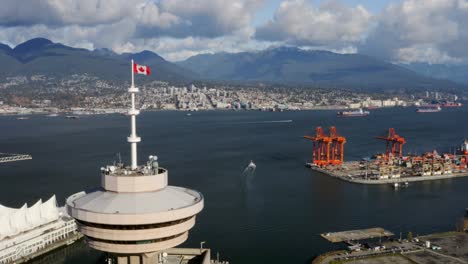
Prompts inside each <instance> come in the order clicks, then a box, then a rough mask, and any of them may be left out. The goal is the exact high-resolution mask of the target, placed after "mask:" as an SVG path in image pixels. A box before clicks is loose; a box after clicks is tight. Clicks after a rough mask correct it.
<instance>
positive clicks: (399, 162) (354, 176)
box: [304, 127, 468, 187]
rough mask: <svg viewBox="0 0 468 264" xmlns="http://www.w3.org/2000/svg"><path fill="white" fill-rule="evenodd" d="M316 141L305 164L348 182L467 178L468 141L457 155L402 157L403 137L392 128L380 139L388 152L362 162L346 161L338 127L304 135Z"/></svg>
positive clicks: (412, 155) (428, 153)
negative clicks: (328, 130) (326, 132)
mask: <svg viewBox="0 0 468 264" xmlns="http://www.w3.org/2000/svg"><path fill="white" fill-rule="evenodd" d="M304 138H306V139H309V140H311V141H312V142H313V150H312V160H311V162H310V163H307V164H306V165H307V166H308V167H310V168H312V169H313V170H315V171H318V172H321V173H324V174H326V175H329V176H332V177H336V178H339V179H342V180H345V181H348V182H354V183H361V184H386V183H393V184H394V185H395V187H399V186H400V185H406V184H407V183H408V182H414V181H427V180H440V179H447V178H456V177H465V176H468V166H467V163H468V162H467V161H468V140H465V141H464V142H463V144H462V145H461V146H460V148H459V149H458V150H457V151H456V152H454V153H441V154H440V153H438V152H437V151H435V150H434V151H432V152H427V153H424V154H422V155H415V154H408V155H403V145H404V144H405V143H406V140H405V138H404V137H402V136H400V135H398V134H396V132H395V129H393V128H390V129H389V131H388V135H386V136H377V137H376V139H378V140H381V141H384V142H385V151H384V152H383V153H380V154H376V155H374V156H373V157H369V158H363V159H362V160H360V161H346V162H345V161H344V153H345V150H344V145H345V143H346V138H345V137H343V136H340V135H338V133H337V130H336V128H335V127H331V128H330V134H329V135H326V134H325V133H324V131H323V129H322V128H321V127H318V128H317V129H316V135H314V136H304Z"/></svg>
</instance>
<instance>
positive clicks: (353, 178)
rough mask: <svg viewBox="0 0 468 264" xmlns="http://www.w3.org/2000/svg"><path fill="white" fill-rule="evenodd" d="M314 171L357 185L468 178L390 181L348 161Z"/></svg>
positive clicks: (444, 176)
mask: <svg viewBox="0 0 468 264" xmlns="http://www.w3.org/2000/svg"><path fill="white" fill-rule="evenodd" d="M310 168H311V169H312V170H314V171H317V172H320V173H322V174H325V175H328V176H331V177H334V178H338V179H340V180H343V181H347V182H351V183H357V184H393V183H404V182H418V181H432V180H444V179H452V178H460V177H467V176H468V172H455V173H450V174H442V175H431V176H411V177H405V176H403V177H399V178H389V179H375V178H373V177H372V176H373V175H377V173H378V172H377V171H375V170H369V171H368V172H367V176H366V172H365V170H363V169H360V167H359V162H357V161H348V162H345V163H343V165H342V166H341V167H338V168H319V167H314V166H312V167H310Z"/></svg>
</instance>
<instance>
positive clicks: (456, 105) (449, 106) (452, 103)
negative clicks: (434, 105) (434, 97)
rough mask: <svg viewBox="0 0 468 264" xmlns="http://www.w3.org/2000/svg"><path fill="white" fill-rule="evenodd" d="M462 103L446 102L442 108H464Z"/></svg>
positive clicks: (441, 105)
mask: <svg viewBox="0 0 468 264" xmlns="http://www.w3.org/2000/svg"><path fill="white" fill-rule="evenodd" d="M462 106H463V104H462V103H456V102H446V103H442V104H440V107H446V108H451V107H462Z"/></svg>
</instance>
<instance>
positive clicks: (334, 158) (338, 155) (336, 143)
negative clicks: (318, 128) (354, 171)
mask: <svg viewBox="0 0 468 264" xmlns="http://www.w3.org/2000/svg"><path fill="white" fill-rule="evenodd" d="M330 138H331V141H332V143H331V148H330V152H331V153H330V154H331V160H330V162H331V164H333V165H341V164H343V161H344V144H345V143H346V138H345V137H342V136H340V135H338V132H336V127H334V126H332V127H331V128H330Z"/></svg>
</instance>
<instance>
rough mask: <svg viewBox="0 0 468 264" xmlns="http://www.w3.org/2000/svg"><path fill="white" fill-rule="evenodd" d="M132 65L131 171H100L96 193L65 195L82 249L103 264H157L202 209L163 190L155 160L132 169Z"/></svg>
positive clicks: (195, 198) (187, 193)
mask: <svg viewBox="0 0 468 264" xmlns="http://www.w3.org/2000/svg"><path fill="white" fill-rule="evenodd" d="M135 65H136V64H134V63H133V60H132V85H131V87H130V88H129V89H128V92H129V93H130V96H131V108H130V110H129V112H128V114H129V116H130V119H131V132H130V136H129V137H128V138H127V141H128V142H129V143H130V145H131V165H130V166H125V165H124V164H122V163H119V164H117V165H110V166H106V167H103V168H101V187H99V188H96V189H94V190H91V191H82V192H79V193H76V194H73V195H71V196H70V197H68V198H67V201H66V206H67V210H68V213H69V214H70V216H72V217H73V218H75V219H76V221H77V223H78V230H79V231H80V232H81V233H82V234H83V235H85V236H86V241H87V243H88V245H89V246H90V247H91V248H94V249H96V250H100V251H104V252H107V253H109V258H108V262H109V263H117V264H143V263H144V264H147V263H148V264H149V263H151V264H153V263H154V264H155V263H162V262H163V260H164V255H165V254H163V252H164V250H166V249H169V248H173V247H176V246H178V245H180V244H181V243H183V242H184V241H185V240H187V238H188V231H189V230H190V229H191V228H192V227H193V226H194V225H195V217H196V215H197V214H198V213H199V212H200V211H201V210H202V209H203V196H202V194H201V193H199V192H197V191H194V190H190V189H187V188H183V187H176V186H168V179H167V178H168V171H167V170H166V169H164V168H161V167H159V164H158V162H157V157H156V156H150V157H149V160H148V161H147V162H146V164H143V165H138V163H137V143H139V142H140V141H141V139H140V137H138V136H137V129H136V116H137V115H138V114H139V111H138V110H137V109H136V108H135V95H136V94H137V93H138V88H137V87H135V86H134V72H137V73H138V70H137V69H136V67H142V66H139V65H136V66H135ZM143 67H145V66H143ZM140 71H141V68H140ZM147 72H148V73H147V74H149V68H148V71H147Z"/></svg>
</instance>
